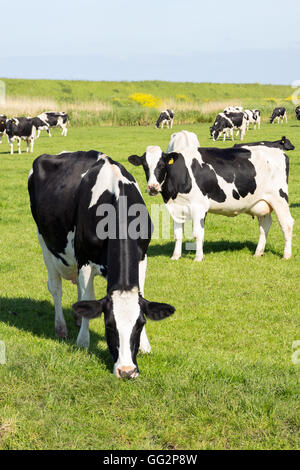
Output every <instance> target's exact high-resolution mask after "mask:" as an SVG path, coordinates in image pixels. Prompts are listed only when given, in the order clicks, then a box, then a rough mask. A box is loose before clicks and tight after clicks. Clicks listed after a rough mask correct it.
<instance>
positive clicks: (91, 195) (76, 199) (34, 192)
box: [28, 150, 175, 378]
mask: <svg viewBox="0 0 300 470" xmlns="http://www.w3.org/2000/svg"><path fill="white" fill-rule="evenodd" d="M28 189H29V194H30V202H31V211H32V215H33V218H34V220H35V222H36V225H37V229H38V240H39V242H40V245H41V248H42V251H43V256H44V261H45V264H46V267H47V270H48V288H49V291H50V293H51V295H52V297H53V300H54V306H55V326H56V333H57V335H58V336H60V337H66V336H67V327H66V323H65V319H64V316H63V311H62V304H61V297H62V281H61V279H62V278H64V279H68V280H71V281H73V283H77V287H78V297H79V299H78V300H79V301H78V302H77V303H76V304H74V306H73V309H74V311H75V314H76V315H77V316H81V317H82V322H81V328H80V331H79V335H78V338H77V344H78V346H82V347H88V346H89V319H91V318H95V317H97V316H100V315H101V313H102V312H103V313H104V321H105V332H106V339H107V344H108V347H109V350H110V353H111V355H112V358H113V361H114V374H115V375H116V376H117V377H131V378H134V377H136V376H137V375H138V367H137V362H136V356H137V352H138V349H139V347H140V349H141V350H142V351H144V352H150V350H151V348H150V345H149V342H148V339H147V336H146V332H145V328H144V326H145V323H146V317H148V318H149V319H152V320H162V319H163V318H165V317H168V316H169V315H171V314H172V313H174V311H175V309H174V307H172V306H171V305H168V304H163V303H157V302H149V301H148V300H146V299H144V297H143V291H144V282H145V276H146V266H147V255H146V252H147V248H148V245H149V242H150V238H151V233H152V223H151V219H150V217H149V214H148V211H147V208H146V206H145V203H144V201H143V198H142V196H141V193H140V190H139V188H138V185H137V183H136V181H135V179H134V178H133V176H132V175H131V174H130V173H128V172H127V171H126V169H125V168H124V167H123V166H122V165H120V164H119V163H117V162H115V161H113V160H112V159H111V158H109V157H108V156H107V155H105V154H102V153H99V152H96V151H94V150H91V151H89V152H74V153H67V152H62V153H61V154H59V155H41V156H40V157H39V158H37V159H36V160H35V161H34V163H33V170H32V171H31V173H30V174H29V181H28ZM137 213H139V214H141V216H140V217H138V218H137V217H136V214H137ZM138 226H140V229H138V228H137V227H138ZM107 227H108V228H107ZM95 275H102V276H104V277H106V278H107V295H106V296H105V297H104V298H102V299H101V300H95V294H94V288H93V280H94V276H95Z"/></svg>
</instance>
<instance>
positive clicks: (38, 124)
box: [32, 116, 50, 138]
mask: <svg viewBox="0 0 300 470" xmlns="http://www.w3.org/2000/svg"><path fill="white" fill-rule="evenodd" d="M32 120H33V124H34V126H35V128H36V130H37V135H36V137H37V138H38V137H39V135H40V133H41V131H47V132H50V131H49V126H48V124H47V123H46V122H45V121H43V120H42V119H41V118H39V117H38V116H36V117H34V118H32Z"/></svg>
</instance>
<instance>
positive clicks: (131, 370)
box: [116, 366, 139, 379]
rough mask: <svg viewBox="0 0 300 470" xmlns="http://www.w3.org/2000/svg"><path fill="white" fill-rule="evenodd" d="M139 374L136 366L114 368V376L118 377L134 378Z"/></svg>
mask: <svg viewBox="0 0 300 470" xmlns="http://www.w3.org/2000/svg"><path fill="white" fill-rule="evenodd" d="M138 375H139V373H138V369H137V367H126V366H123V367H120V368H117V369H116V376H117V377H118V378H119V379H135V378H136V377H137V376H138Z"/></svg>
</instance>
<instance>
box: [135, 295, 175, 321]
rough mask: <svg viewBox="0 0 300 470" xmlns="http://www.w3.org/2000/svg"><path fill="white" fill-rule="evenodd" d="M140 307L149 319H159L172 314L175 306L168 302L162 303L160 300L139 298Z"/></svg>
mask: <svg viewBox="0 0 300 470" xmlns="http://www.w3.org/2000/svg"><path fill="white" fill-rule="evenodd" d="M141 309H142V312H143V313H144V315H145V316H146V317H147V318H149V320H154V321H159V320H163V319H164V318H167V317H169V316H170V315H173V313H174V312H175V307H173V305H169V304H163V303H160V302H149V300H146V299H144V298H143V297H142V298H141Z"/></svg>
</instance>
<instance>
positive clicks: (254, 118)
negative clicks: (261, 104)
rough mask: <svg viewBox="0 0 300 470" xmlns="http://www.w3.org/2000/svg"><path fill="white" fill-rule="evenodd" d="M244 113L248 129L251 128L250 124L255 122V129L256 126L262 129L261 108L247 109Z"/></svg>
mask: <svg viewBox="0 0 300 470" xmlns="http://www.w3.org/2000/svg"><path fill="white" fill-rule="evenodd" d="M244 114H245V117H246V121H247V130H249V127H250V124H253V128H254V129H256V126H257V127H258V129H260V121H261V117H260V110H259V109H245V111H244Z"/></svg>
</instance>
